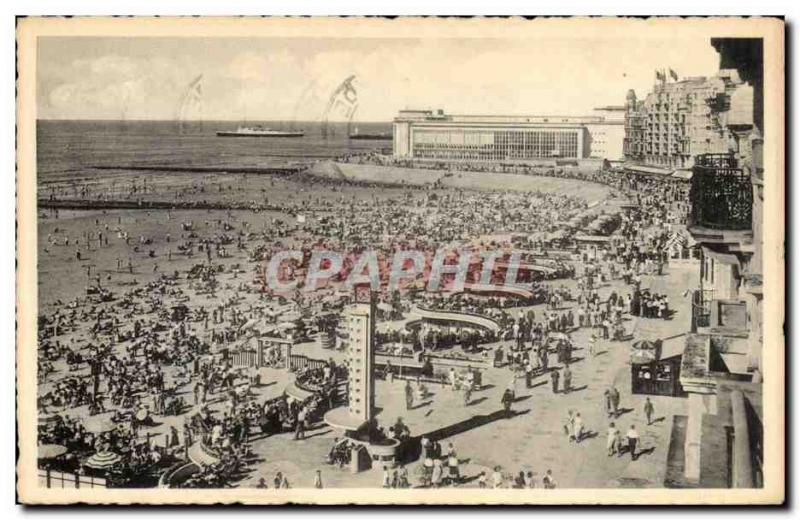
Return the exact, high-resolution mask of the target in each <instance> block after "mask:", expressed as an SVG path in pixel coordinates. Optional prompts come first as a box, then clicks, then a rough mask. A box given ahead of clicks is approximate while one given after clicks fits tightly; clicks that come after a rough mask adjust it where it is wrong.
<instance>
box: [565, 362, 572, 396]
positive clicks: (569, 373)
mask: <svg viewBox="0 0 800 520" xmlns="http://www.w3.org/2000/svg"><path fill="white" fill-rule="evenodd" d="M571 389H572V370H570V369H569V365H566V366H564V393H565V394H568V393H569V392H570V390H571Z"/></svg>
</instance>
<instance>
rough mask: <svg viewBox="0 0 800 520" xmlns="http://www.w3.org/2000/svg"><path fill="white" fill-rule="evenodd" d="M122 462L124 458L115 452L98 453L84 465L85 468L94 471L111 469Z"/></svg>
mask: <svg viewBox="0 0 800 520" xmlns="http://www.w3.org/2000/svg"><path fill="white" fill-rule="evenodd" d="M121 461H122V457H120V456H119V455H117V454H116V453H114V452H113V451H98V452H97V453H95V454H94V455H92V456H91V457H89V458H88V459H86V462H84V463H83V465H84V466H86V467H89V468H92V469H109V468H111V467H114V466H116V465H117V464H119V463H120V462H121Z"/></svg>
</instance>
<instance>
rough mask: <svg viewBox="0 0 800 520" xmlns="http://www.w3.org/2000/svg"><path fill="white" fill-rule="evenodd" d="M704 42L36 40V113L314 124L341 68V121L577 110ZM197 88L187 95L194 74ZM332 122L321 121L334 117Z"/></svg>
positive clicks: (696, 57) (699, 53) (697, 61)
mask: <svg viewBox="0 0 800 520" xmlns="http://www.w3.org/2000/svg"><path fill="white" fill-rule="evenodd" d="M718 66H719V58H718V55H717V53H716V52H715V51H714V49H713V48H712V47H711V45H710V43H709V40H708V38H696V39H674V38H670V39H664V40H658V39H644V40H643V39H633V38H627V37H626V36H625V35H624V34H611V35H609V37H608V39H602V40H600V39H597V40H586V39H578V38H568V39H563V40H554V39H548V40H544V39H535V38H531V39H520V38H515V39H508V40H504V39H487V38H479V39H476V38H472V39H457V38H448V39H389V38H386V39H377V38H371V39H368V38H341V39H331V38H307V37H303V38H145V37H136V38H130V37H129V38H108V37H102V38H101V37H42V38H40V39H39V45H38V55H37V109H38V114H37V117H38V118H39V119H169V120H171V119H178V118H181V117H183V118H185V119H206V120H234V121H247V120H252V121H258V120H296V121H317V120H320V119H321V118H323V117H324V113H325V110H326V107H327V106H328V104H329V102H330V99H331V96H332V95H333V93H334V91H335V90H336V88H337V87H338V86H339V85H340V84H341V83H342V82H343V81H344V80H345V79H346V78H348V77H349V76H351V75H354V76H355V79H354V80H353V86H354V88H355V90H356V92H357V108H356V110H355V113H354V115H353V120H354V121H390V120H391V119H392V118H393V117H394V116H395V115H396V113H397V111H398V110H401V109H406V108H426V109H439V108H441V109H443V110H444V111H445V112H447V113H453V114H509V115H515V114H530V115H561V114H563V115H585V114H589V113H590V112H591V110H592V109H593V108H594V107H598V106H605V105H622V104H624V101H625V95H626V93H627V91H628V89H631V88H632V89H634V90H635V91H636V93H637V95H638V96H640V97H643V96H644V95H645V94H646V93H647V92H648V91H649V90H650V89H651V88H652V86H653V84H654V82H655V72H654V71H655V69H669V68H672V69H674V70H675V71H676V73H677V74H678V75H679V76H680V77H688V76H711V75H714V74H715V73H716V71H717V69H718ZM200 75H202V78H201V79H200V81H199V83H200V89H199V91H197V90H193V91H192V95H190V96H188V97H189V98H190V99H191V101H190V102H185V101H183V100H184V99H185V98H186V97H187V90H188V89H189V85H190V84H191V83H192V82H193V80H195V79H196V78H197V77H198V76H200ZM342 117H343V116H335V117H331V116H329V119H331V120H335V119H342Z"/></svg>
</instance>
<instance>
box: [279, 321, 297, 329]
mask: <svg viewBox="0 0 800 520" xmlns="http://www.w3.org/2000/svg"><path fill="white" fill-rule="evenodd" d="M296 327H297V325H296V324H295V323H293V322H291V321H285V322H283V323H279V324H278V326H277V327H275V328H276V329H277V330H289V329H294V328H296Z"/></svg>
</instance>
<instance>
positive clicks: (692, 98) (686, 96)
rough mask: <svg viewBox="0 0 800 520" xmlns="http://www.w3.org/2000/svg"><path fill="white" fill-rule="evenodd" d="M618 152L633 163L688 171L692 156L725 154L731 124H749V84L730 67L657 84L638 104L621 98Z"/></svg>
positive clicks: (633, 95)
mask: <svg viewBox="0 0 800 520" xmlns="http://www.w3.org/2000/svg"><path fill="white" fill-rule="evenodd" d="M625 107H626V114H625V123H624V128H625V138H624V145H623V148H624V154H625V159H626V161H627V162H629V163H632V164H634V165H644V166H652V167H660V168H665V169H689V168H691V167H692V166H693V164H694V157H696V156H698V155H702V154H709V153H728V152H729V151H731V150H732V149H733V148H732V147H733V145H732V143H731V141H732V133H731V131H730V129H729V127H730V125H731V124H734V125H735V124H736V122H737V121H742V120H749V121H752V120H753V86H752V85H750V84H747V83H745V82H743V81H742V79H741V78H740V77H739V74H738V72H737V71H736V70H735V69H722V70H720V71H719V73H718V74H717V75H716V76H714V77H710V78H707V77H702V76H701V77H690V78H684V79H682V80H680V81H674V82H666V81H661V82H660V83H659V84H657V85H656V86H655V88H654V90H653V91H652V92H650V93H649V94H648V95H647V96H646V97H645V98H644V99H643V100H639V99H637V97H636V93H635V92H634V91H633V90H629V91H628V94H627V98H626V104H625Z"/></svg>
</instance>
